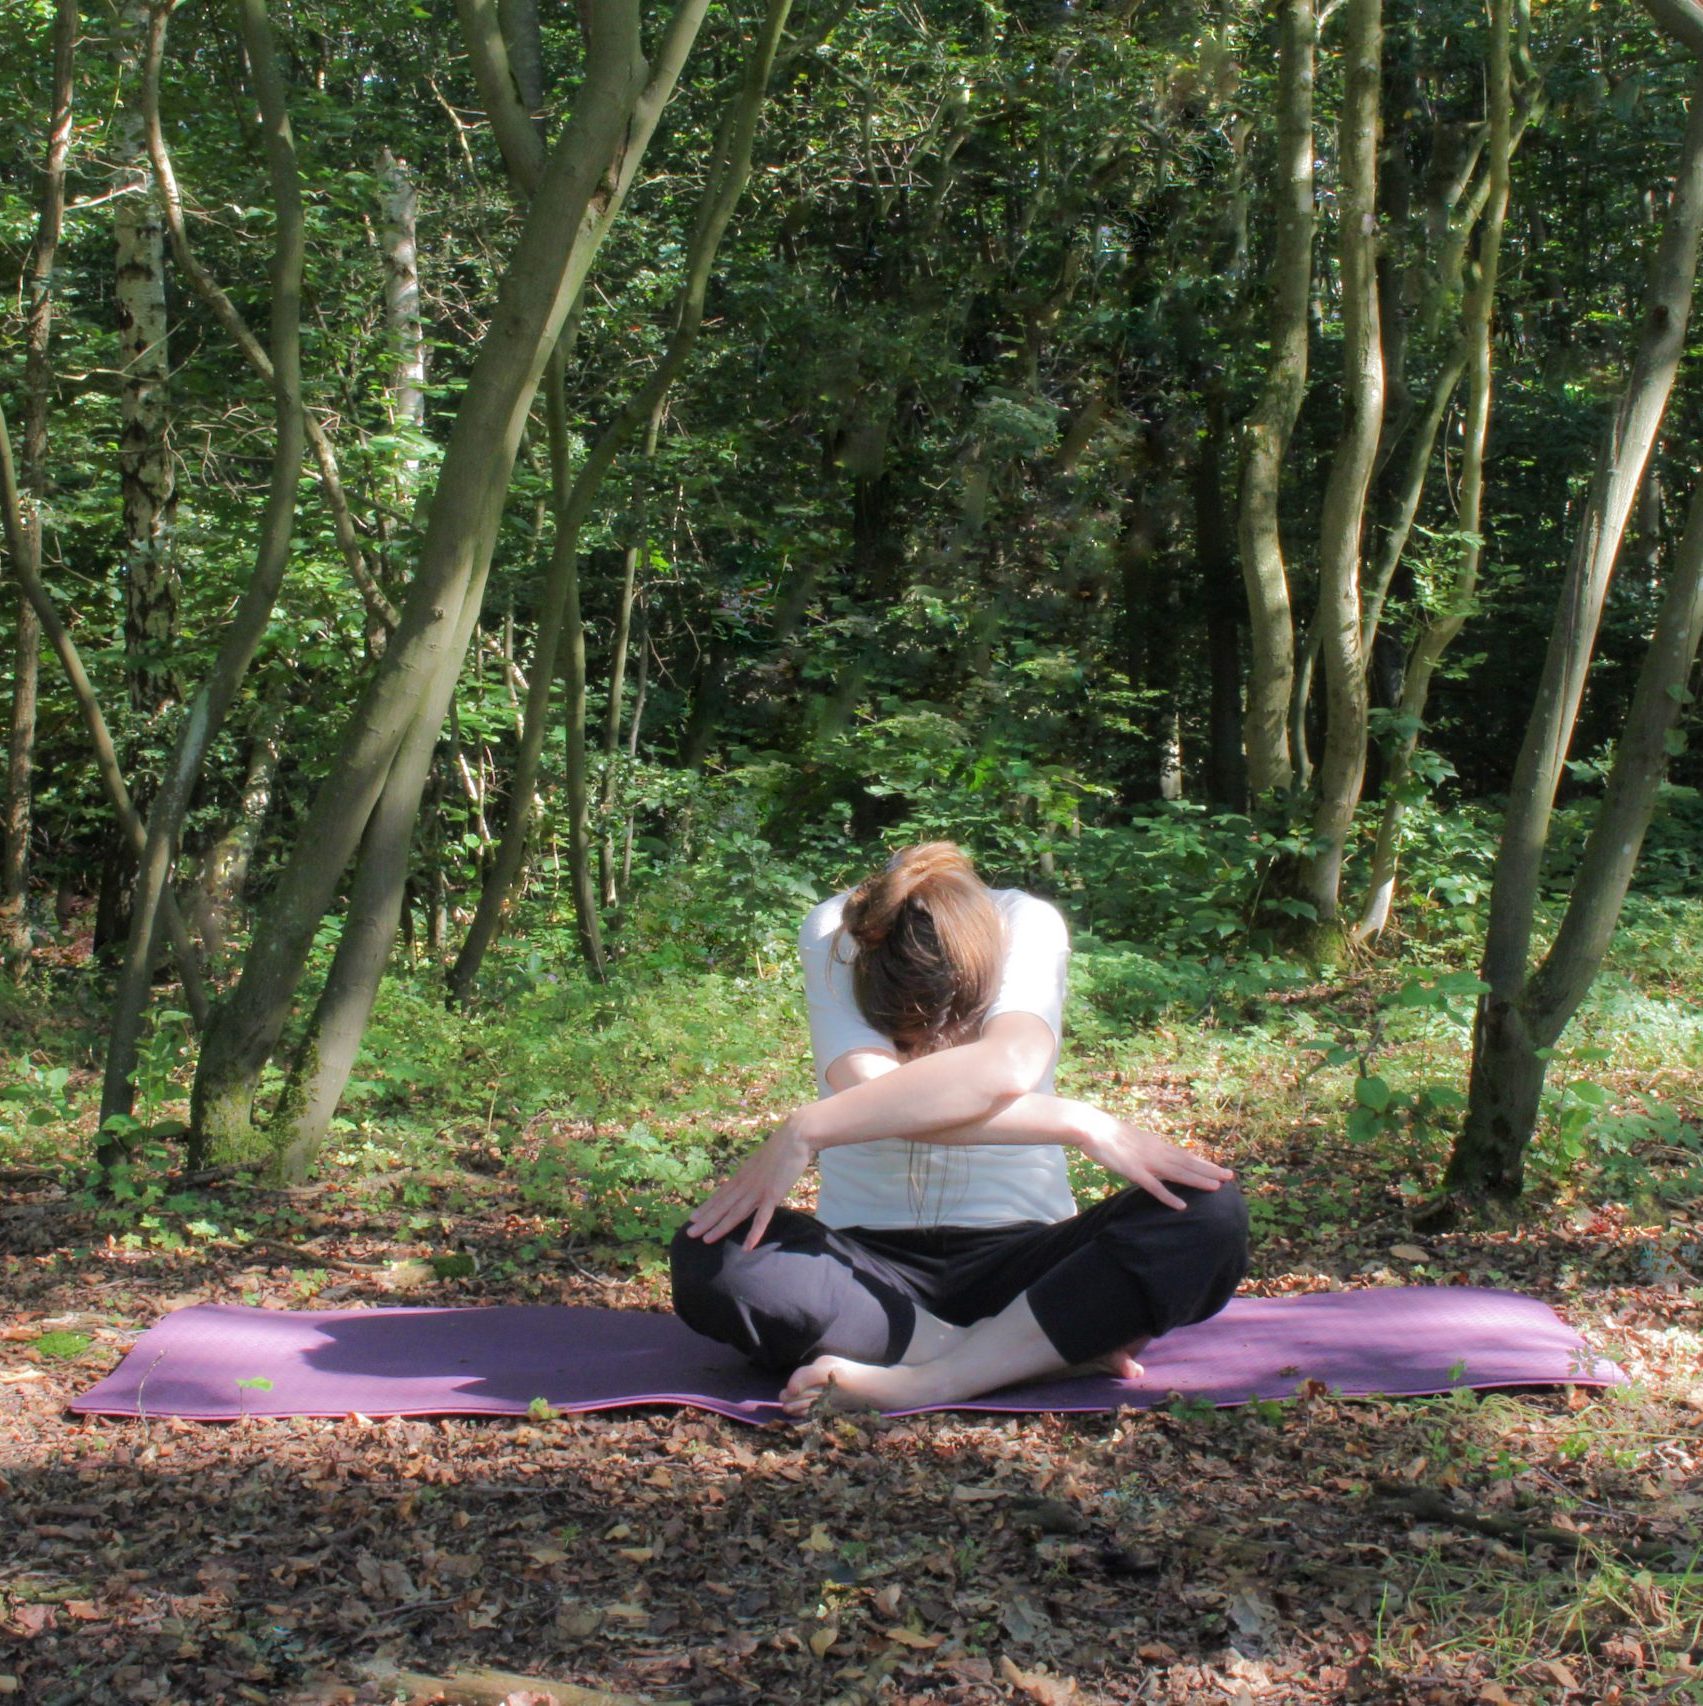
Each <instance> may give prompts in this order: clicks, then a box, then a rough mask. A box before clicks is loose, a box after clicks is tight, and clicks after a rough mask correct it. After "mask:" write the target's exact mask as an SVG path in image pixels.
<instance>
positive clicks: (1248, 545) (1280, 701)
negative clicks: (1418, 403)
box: [1237, 0, 1318, 798]
mask: <svg viewBox="0 0 1703 1706" xmlns="http://www.w3.org/2000/svg"><path fill="white" fill-rule="evenodd" d="M1280 30H1281V34H1280V41H1279V48H1278V54H1279V58H1278V85H1277V86H1278V95H1277V113H1278V117H1277V172H1278V180H1277V182H1278V196H1277V252H1276V255H1275V257H1274V259H1273V261H1272V269H1271V365H1270V367H1269V368H1268V369H1267V372H1266V382H1265V389H1264V391H1263V392H1262V393H1261V395H1260V400H1259V401H1258V403H1256V404H1255V405H1254V409H1253V412H1252V413H1251V414H1250V415H1249V416H1248V418H1247V420H1246V421H1244V422H1243V424H1242V490H1241V503H1240V505H1239V508H1238V516H1237V530H1238V534H1239V539H1240V544H1241V553H1242V577H1243V580H1244V582H1245V583H1246V586H1247V594H1248V619H1249V621H1248V626H1249V646H1250V653H1251V656H1250V662H1249V673H1248V696H1247V704H1246V707H1245V710H1244V713H1243V743H1244V745H1245V746H1246V748H1247V757H1248V789H1249V792H1250V793H1251V794H1253V795H1254V797H1255V798H1258V797H1259V796H1260V795H1262V794H1269V793H1272V792H1274V791H1279V790H1283V789H1287V788H1288V787H1289V785H1290V783H1291V780H1292V778H1293V768H1292V763H1291V758H1290V750H1289V725H1288V718H1289V699H1290V694H1291V691H1292V683H1293V678H1294V671H1295V634H1294V622H1293V618H1292V616H1291V614H1290V601H1289V578H1288V573H1287V571H1286V569H1285V567H1284V559H1283V537H1282V532H1281V529H1280V528H1279V525H1278V515H1277V504H1278V494H1279V492H1280V491H1281V489H1282V480H1283V458H1284V455H1285V453H1286V452H1287V450H1288V448H1289V439H1290V435H1291V434H1292V433H1293V432H1294V430H1295V422H1296V419H1297V417H1298V416H1299V415H1300V412H1301V399H1302V397H1303V395H1304V394H1305V392H1306V389H1307V337H1308V321H1309V314H1308V310H1309V303H1310V297H1311V292H1312V278H1313V231H1314V227H1315V225H1316V223H1317V214H1316V213H1315V211H1314V206H1313V75H1314V61H1315V57H1316V52H1317V44H1318V20H1317V17H1316V16H1315V14H1314V8H1313V0H1284V5H1283V10H1282V17H1281V25H1280Z"/></svg>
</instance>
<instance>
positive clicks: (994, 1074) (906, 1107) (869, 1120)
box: [787, 1013, 1056, 1154]
mask: <svg viewBox="0 0 1703 1706" xmlns="http://www.w3.org/2000/svg"><path fill="white" fill-rule="evenodd" d="M1055 1046H1056V1045H1055V1042H1054V1038H1053V1033H1052V1028H1051V1027H1050V1026H1049V1025H1048V1024H1047V1022H1046V1020H1045V1019H1042V1018H1039V1017H1037V1016H1036V1015H1035V1014H1033V1013H1001V1014H999V1015H998V1016H997V1017H996V1018H993V1019H989V1020H988V1022H987V1023H986V1024H985V1025H984V1026H983V1027H982V1031H981V1034H980V1035H979V1036H978V1037H977V1038H976V1039H975V1041H974V1042H968V1043H960V1044H958V1046H957V1047H956V1048H946V1049H941V1050H940V1051H939V1052H938V1053H936V1054H925V1055H919V1056H918V1057H916V1058H915V1059H913V1060H907V1061H905V1062H904V1063H903V1064H902V1065H900V1064H898V1063H897V1061H896V1060H894V1064H893V1065H892V1066H885V1065H884V1064H883V1063H884V1062H885V1061H887V1060H893V1059H894V1057H892V1056H887V1055H884V1054H883V1053H882V1052H880V1051H877V1050H872V1049H858V1050H855V1051H854V1052H852V1053H850V1054H847V1055H842V1056H841V1057H840V1058H839V1059H838V1060H835V1061H833V1062H832V1063H831V1064H830V1065H829V1067H828V1070H827V1072H826V1074H825V1075H824V1076H825V1077H826V1078H827V1080H828V1087H829V1089H831V1090H833V1091H834V1092H835V1094H834V1095H832V1096H825V1097H823V1099H822V1100H821V1101H819V1102H810V1103H807V1104H806V1105H805V1106H804V1107H802V1108H798V1109H796V1110H794V1112H793V1113H792V1114H790V1115H789V1116H788V1118H787V1123H788V1124H789V1125H793V1126H795V1127H796V1129H797V1131H798V1133H799V1135H800V1136H801V1137H802V1138H803V1139H804V1140H805V1142H806V1143H808V1144H809V1146H810V1149H811V1153H812V1154H816V1153H819V1152H820V1151H821V1150H824V1149H835V1148H838V1147H839V1146H840V1145H841V1144H843V1143H873V1142H875V1141H877V1140H878V1139H880V1138H885V1137H910V1138H920V1139H923V1140H925V1141H926V1140H927V1139H928V1137H929V1136H930V1135H931V1134H932V1133H933V1132H936V1131H944V1130H946V1129H948V1128H950V1127H952V1126H961V1125H970V1124H973V1123H975V1122H976V1121H978V1120H985V1119H987V1118H988V1117H989V1115H991V1114H994V1113H997V1112H998V1111H999V1109H1000V1108H1002V1107H1004V1106H1005V1105H1006V1104H1007V1103H1008V1102H1014V1101H1016V1100H1017V1098H1018V1097H1019V1096H1023V1095H1026V1094H1028V1092H1030V1091H1031V1090H1033V1089H1034V1088H1035V1086H1036V1085H1037V1084H1039V1083H1041V1082H1042V1080H1043V1079H1044V1078H1045V1077H1046V1075H1047V1068H1048V1067H1050V1066H1051V1065H1052V1063H1053V1051H1054V1048H1055ZM877 1068H879V1070H875V1069H877Z"/></svg>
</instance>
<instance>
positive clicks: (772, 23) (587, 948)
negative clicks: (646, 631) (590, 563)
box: [449, 0, 791, 1002]
mask: <svg viewBox="0 0 1703 1706" xmlns="http://www.w3.org/2000/svg"><path fill="white" fill-rule="evenodd" d="M790 10H791V0H770V3H769V8H768V12H767V15H766V17H765V19H764V24H763V28H762V31H761V33H760V34H759V37H758V40H757V43H756V45H755V47H754V48H753V50H752V53H751V56H750V58H749V60H748V62H747V65H746V70H745V76H744V78H743V80H742V82H741V85H740V88H739V90H738V91H737V92H736V94H735V95H734V96H733V98H732V100H731V102H730V104H729V106H728V108H727V111H726V113H725V114H724V116H723V119H722V123H721V127H720V130H719V132H718V135H717V138H716V146H715V153H714V156H713V159H712V162H711V166H710V170H709V174H708V178H707V181H706V183H705V186H704V192H703V196H702V198H701V200H700V202H699V206H698V213H697V219H696V222H695V224H694V227H693V231H692V236H691V240H690V243H689V245H688V248H687V254H686V270H685V276H684V278H683V279H682V281H681V286H680V294H679V297H678V300H677V301H676V303H675V310H674V327H673V331H672V332H671V334H670V337H669V341H668V344H667V347H666V348H665V349H664V351H663V353H662V356H661V358H660V359H659V360H658V362H657V365H656V366H655V368H653V369H652V371H651V373H650V375H649V377H648V378H647V379H646V381H645V383H644V384H643V385H642V386H641V387H640V388H639V389H638V390H637V391H636V392H635V393H634V394H633V395H632V396H630V397H629V398H628V399H627V400H626V402H625V403H624V404H623V405H622V407H621V408H619V409H618V410H617V411H616V412H615V415H614V417H613V419H611V421H610V422H609V424H608V425H607V426H606V427H605V428H604V430H603V432H602V433H601V435H600V436H599V438H598V440H597V443H596V444H595V445H594V446H593V448H592V450H591V452H590V454H589V455H587V457H586V459H585V462H584V464H583V465H582V466H581V468H580V470H579V473H578V475H577V477H575V478H572V479H570V478H569V467H568V459H569V443H568V430H567V425H568V424H567V417H566V402H565V392H564V378H563V374H562V370H561V364H560V361H559V360H558V361H557V362H555V363H553V364H552V367H551V370H550V375H549V380H548V390H547V396H546V406H547V410H548V419H549V429H550V466H551V486H552V490H553V492H554V493H555V508H556V540H555V547H554V551H553V554H552V560H551V567H550V578H549V583H548V590H547V593H546V597H545V605H544V611H543V614H542V617H541V619H540V622H539V627H538V636H537V639H536V641H535V643H534V647H533V658H532V687H531V691H530V692H529V693H528V695H527V706H526V717H525V724H524V730H523V734H522V737H521V745H520V751H519V753H518V755H517V757H516V760H515V771H514V778H513V781H512V783H511V785H510V788H509V810H508V818H507V821H506V822H505V823H504V826H503V834H502V840H501V842H500V843H499V845H498V849H497V854H496V858H495V859H494V860H493V862H492V864H491V867H490V869H489V871H488V872H487V874H486V878H485V886H484V889H483V891H482V892H481V894H480V896H479V905H478V908H477V909H476V911H475V913H474V916H473V922H472V924H471V925H470V926H469V927H468V932H467V938H466V940H465V941H464V942H463V944H462V948H461V952H460V953H459V954H458V955H457V956H456V962H455V965H454V966H453V968H452V969H451V972H450V978H449V987H450V994H451V998H452V999H453V1000H455V1001H458V1002H464V1001H465V1000H466V999H467V997H468V996H469V994H470V993H471V992H472V989H473V985H474V982H475V980H476V979H477V977H478V975H479V967H480V965H481V964H482V963H483V961H484V957H485V954H486V952H487V951H488V949H489V947H490V944H491V943H492V942H493V941H494V940H495V939H496V936H497V932H498V930H499V929H500V927H501V923H502V919H503V916H504V914H505V912H506V911H507V909H508V906H509V904H510V901H511V899H512V895H513V890H514V886H515V884H516V882H517V881H518V880H519V877H520V873H521V869H522V867H523V865H524V864H525V859H526V837H527V829H528V825H529V822H530V819H531V814H532V801H533V796H534V792H535V790H536V787H537V779H538V767H539V762H540V759H541V756H542V752H543V745H544V735H545V730H546V727H547V725H548V717H549V702H550V689H551V685H552V681H553V678H554V672H555V665H556V651H557V647H558V645H559V644H561V642H562V641H564V640H565V641H566V647H567V651H566V656H565V658H564V671H563V674H564V686H565V688H566V702H565V705H564V719H565V740H566V758H567V796H568V798H567V805H568V849H569V865H570V883H571V890H572V894H573V897H574V917H575V922H576V925H577V929H578V936H579V942H580V949H581V952H582V954H583V955H584V957H585V961H586V964H587V965H588V966H589V967H590V968H591V970H592V973H593V975H594V976H596V977H599V978H601V977H603V976H604V974H605V967H604V958H603V940H602V930H601V926H600V924H599V920H598V916H597V905H598V896H597V884H596V881H595V880H594V878H593V875H592V870H591V812H590V795H589V790H588V781H587V770H588V766H587V755H586V738H585V696H586V695H585V688H586V683H585V629H584V624H583V623H582V621H581V619H580V582H579V535H580V530H581V528H582V527H583V526H584V524H585V521H586V518H587V517H588V516H589V515H590V513H591V509H592V506H593V505H594V504H595V502H596V501H597V497H598V494H599V493H600V491H601V490H602V487H603V482H604V480H605V479H606V478H607V477H608V473H609V470H610V468H611V467H613V466H614V462H615V458H616V456H617V455H618V454H619V453H620V451H621V449H622V448H623V447H624V446H625V444H626V443H627V440H628V439H629V438H630V437H631V435H632V434H633V433H634V432H635V431H636V430H637V429H638V427H639V426H640V425H641V423H649V437H648V439H647V445H648V446H649V447H652V448H654V445H655V428H656V423H657V421H658V419H659V417H660V411H661V409H662V406H663V402H664V399H665V398H666V397H667V395H668V392H669V390H670V388H671V387H672V385H673V383H674V380H675V378H676V377H677V375H678V374H679V373H680V371H681V370H682V368H684V366H685V365H686V362H687V360H688V359H689V358H690V356H691V353H692V349H693V346H694V345H695V343H696V341H697V336H698V329H699V327H700V325H701V324H702V321H703V311H704V296H705V292H706V291H707V289H708V286H709V277H710V271H711V268H712V267H713V266H714V264H715V257H716V252H717V250H718V248H719V247H720V243H721V238H722V235H723V233H724V232H725V231H726V229H727V225H728V222H729V220H730V219H731V218H732V216H733V211H734V208H735V207H736V206H737V205H738V203H739V198H740V196H741V195H742V194H743V193H744V190H745V184H746V181H747V180H748V178H749V177H750V172H751V154H752V148H753V146H754V143H755V140H756V129H757V119H758V115H759V113H760V112H761V109H762V104H763V99H764V95H765V93H766V91H767V89H768V83H769V77H770V73H771V71H772V70H773V67H774V61H775V56H776V53H777V52H778V50H779V46H780V38H781V34H782V32H783V31H784V29H785V27H786V19H787V14H788V12H789V11H790ZM630 596H631V595H630V589H629V591H628V592H627V594H626V595H625V598H624V602H627V601H628V600H630ZM612 698H613V700H614V704H615V708H616V715H617V716H618V715H619V684H618V683H617V685H616V688H615V690H614V693H613V694H612Z"/></svg>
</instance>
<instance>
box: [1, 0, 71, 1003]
mask: <svg viewBox="0 0 1703 1706" xmlns="http://www.w3.org/2000/svg"><path fill="white" fill-rule="evenodd" d="M76 48H77V0H59V5H58V7H57V9H56V10H55V12H54V18H53V92H52V109H51V113H50V115H49V120H48V133H47V153H46V158H45V159H44V161H43V163H42V172H41V192H40V197H39V200H38V203H37V207H38V212H37V215H36V235H35V242H34V244H33V245H32V247H31V249H30V259H29V266H28V269H27V270H26V272H25V275H24V296H25V309H24V313H25V323H24V439H23V453H22V456H21V458H20V464H21V465H20V468H19V483H20V486H21V488H22V489H21V501H22V506H23V508H22V520H23V523H24V525H23V528H22V532H21V536H20V549H21V550H23V551H25V552H28V553H29V556H30V561H29V563H28V564H27V565H24V564H20V567H19V591H18V615H17V624H18V626H17V646H16V649H15V650H14V652H13V664H12V715H11V724H10V739H9V741H8V745H7V767H6V820H5V826H4V828H5V841H4V861H3V865H0V952H3V953H4V954H5V957H6V960H7V962H8V964H9V965H10V966H11V969H12V973H13V975H14V976H16V977H20V978H21V977H22V976H23V975H24V973H25V972H26V971H27V970H28V968H29V961H30V925H29V915H28V899H29V871H30V855H29V848H30V822H31V812H30V804H31V792H32V787H33V782H32V771H33V769H34V752H35V718H36V686H37V679H38V674H39V654H40V652H41V621H40V619H39V618H38V617H37V615H36V613H35V608H34V606H33V605H32V604H31V603H30V601H29V598H28V597H27V595H26V594H25V593H24V591H23V582H24V580H25V579H26V578H28V577H34V578H35V579H36V580H38V581H39V579H40V577H41V563H42V549H41V533H42V504H43V501H44V499H45V497H46V493H47V481H48V476H47V421H48V412H49V403H50V400H51V394H52V389H53V355H52V345H53V313H54V303H53V299H54V288H53V285H54V266H55V261H56V257H57V255H58V252H59V233H60V229H61V226H62V225H63V222H64V218H65V161H66V156H67V155H68V154H69V152H70V149H71V103H72V95H73V82H72V73H73V70H74V68H75V65H76Z"/></svg>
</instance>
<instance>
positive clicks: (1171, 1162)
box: [1077, 1115, 1236, 1208]
mask: <svg viewBox="0 0 1703 1706" xmlns="http://www.w3.org/2000/svg"><path fill="white" fill-rule="evenodd" d="M1077 1147H1078V1148H1079V1149H1080V1150H1081V1151H1082V1153H1083V1154H1084V1155H1086V1156H1087V1157H1088V1159H1089V1160H1090V1161H1097V1162H1098V1163H1099V1164H1100V1165H1101V1166H1102V1167H1104V1168H1105V1169H1106V1171H1107V1172H1108V1173H1116V1174H1117V1176H1118V1177H1119V1178H1120V1179H1128V1180H1129V1182H1130V1183H1131V1184H1132V1185H1140V1186H1141V1188H1142V1189H1143V1190H1144V1191H1146V1192H1147V1194H1148V1195H1149V1196H1151V1197H1157V1198H1158V1199H1159V1201H1160V1202H1162V1203H1164V1204H1166V1205H1167V1206H1168V1207H1170V1208H1185V1207H1187V1206H1188V1205H1187V1204H1186V1203H1184V1201H1183V1199H1182V1198H1181V1197H1179V1196H1177V1195H1176V1193H1175V1192H1173V1191H1168V1190H1166V1189H1165V1185H1166V1183H1167V1182H1169V1183H1170V1184H1173V1185H1188V1186H1190V1187H1192V1188H1193V1189H1194V1190H1197V1191H1215V1190H1217V1189H1218V1187H1219V1186H1220V1185H1221V1184H1223V1183H1224V1181H1225V1180H1226V1179H1233V1178H1235V1176H1236V1175H1235V1174H1234V1173H1232V1172H1231V1171H1230V1169H1229V1168H1228V1167H1220V1166H1219V1165H1218V1163H1217V1162H1216V1161H1208V1160H1207V1158H1206V1157H1205V1156H1204V1155H1196V1154H1195V1153H1194V1152H1193V1151H1192V1150H1188V1149H1181V1148H1179V1147H1178V1146H1177V1145H1176V1144H1174V1143H1171V1142H1169V1141H1168V1140H1167V1139H1165V1138H1163V1137H1161V1136H1160V1135H1159V1133H1158V1132H1156V1131H1148V1130H1146V1129H1144V1128H1143V1127H1141V1126H1138V1125H1131V1124H1130V1123H1129V1121H1128V1120H1120V1119H1114V1118H1112V1117H1111V1116H1110V1115H1108V1116H1106V1123H1105V1124H1104V1125H1103V1126H1102V1125H1100V1124H1099V1123H1098V1122H1095V1125H1094V1128H1093V1129H1091V1130H1090V1131H1089V1132H1087V1133H1086V1134H1085V1135H1084V1136H1083V1137H1081V1138H1080V1139H1079V1140H1078V1143H1077Z"/></svg>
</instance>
